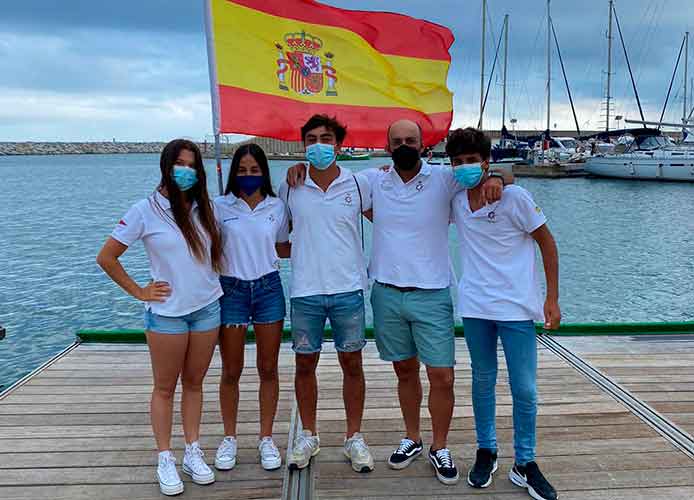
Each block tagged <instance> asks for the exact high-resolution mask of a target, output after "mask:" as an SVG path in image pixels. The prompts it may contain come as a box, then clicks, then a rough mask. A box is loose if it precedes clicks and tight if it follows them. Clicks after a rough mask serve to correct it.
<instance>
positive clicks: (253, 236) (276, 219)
mask: <svg viewBox="0 0 694 500" xmlns="http://www.w3.org/2000/svg"><path fill="white" fill-rule="evenodd" d="M214 205H215V215H216V217H217V222H218V223H219V227H220V229H221V232H222V240H223V242H224V260H223V263H224V264H223V267H222V275H223V276H232V277H234V278H238V279H241V280H256V279H258V278H260V277H262V276H265V275H266V274H269V273H272V272H275V271H278V270H279V268H280V258H279V256H278V255H277V250H276V248H275V244H276V243H278V242H285V241H289V219H288V217H287V209H286V208H285V206H284V202H283V201H282V200H280V199H279V198H275V197H274V196H266V197H265V199H264V200H263V201H261V202H260V203H258V205H257V206H256V207H255V209H253V210H251V208H250V207H249V206H248V204H247V203H246V202H245V201H244V200H243V199H242V198H237V197H236V196H234V195H233V194H231V193H230V194H228V195H226V196H218V197H217V198H215V199H214Z"/></svg>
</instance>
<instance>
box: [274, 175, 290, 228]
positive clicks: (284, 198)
mask: <svg viewBox="0 0 694 500" xmlns="http://www.w3.org/2000/svg"><path fill="white" fill-rule="evenodd" d="M277 197H278V198H279V199H280V201H281V202H282V203H284V207H285V209H286V211H287V217H288V220H292V211H291V209H290V208H289V184H287V181H282V184H280V188H279V190H278V191H277Z"/></svg>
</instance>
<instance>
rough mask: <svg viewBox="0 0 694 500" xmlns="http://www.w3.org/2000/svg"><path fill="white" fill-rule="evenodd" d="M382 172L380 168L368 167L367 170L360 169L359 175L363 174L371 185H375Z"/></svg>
mask: <svg viewBox="0 0 694 500" xmlns="http://www.w3.org/2000/svg"><path fill="white" fill-rule="evenodd" d="M380 173H381V169H380V168H367V169H365V170H360V171H359V174H358V175H361V176H363V177H364V178H365V179H366V181H367V182H368V183H369V187H373V186H374V183H376V182H378V177H379V175H380Z"/></svg>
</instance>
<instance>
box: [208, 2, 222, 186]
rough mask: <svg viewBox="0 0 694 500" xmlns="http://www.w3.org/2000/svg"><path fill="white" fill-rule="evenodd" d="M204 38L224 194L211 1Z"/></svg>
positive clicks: (218, 173)
mask: <svg viewBox="0 0 694 500" xmlns="http://www.w3.org/2000/svg"><path fill="white" fill-rule="evenodd" d="M205 38H206V39H207V67H208V69H209V72H210V97H211V100H212V131H213V132H214V157H215V160H216V165H217V185H218V188H219V194H220V195H222V194H224V187H223V184H224V183H223V181H222V148H221V144H220V140H219V129H220V125H219V87H218V86H217V66H216V60H215V59H216V57H215V52H214V40H213V35H212V0H205Z"/></svg>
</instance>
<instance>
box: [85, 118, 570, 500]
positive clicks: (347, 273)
mask: <svg viewBox="0 0 694 500" xmlns="http://www.w3.org/2000/svg"><path fill="white" fill-rule="evenodd" d="M346 133H347V130H346V127H345V126H344V125H343V124H341V123H340V122H338V121H337V120H336V119H335V118H331V117H329V116H326V115H314V116H312V117H311V118H310V119H309V120H308V121H307V122H306V124H305V125H304V126H303V127H302V128H301V137H302V140H303V142H304V145H305V147H306V160H307V163H308V166H306V165H304V164H298V165H295V166H294V167H291V168H290V169H289V171H288V173H287V178H286V180H284V181H283V182H282V184H281V186H280V188H279V191H278V194H277V195H275V192H274V190H273V186H272V182H271V178H270V168H269V165H268V161H267V158H266V156H265V154H264V152H263V151H262V149H261V148H260V147H259V146H257V145H254V144H248V145H244V146H242V147H240V148H239V149H238V150H237V151H236V153H235V154H234V157H233V160H232V162H231V168H230V172H229V176H228V180H227V184H226V189H225V194H224V195H223V196H220V197H218V198H215V199H214V200H210V199H209V196H208V193H207V189H206V177H205V170H204V167H203V162H202V156H201V154H200V151H199V149H198V147H197V146H196V145H195V144H194V143H192V142H190V141H186V140H175V141H172V142H170V143H169V144H168V145H167V146H166V147H165V148H164V150H163V152H162V155H161V162H160V169H161V181H160V183H159V186H158V187H157V189H156V191H155V192H154V193H153V194H152V195H151V196H149V197H148V198H146V199H144V200H142V201H140V202H138V203H136V204H135V205H134V206H133V207H132V208H131V209H130V210H129V211H128V212H127V213H126V214H125V216H124V217H123V218H122V219H121V220H120V221H119V223H118V224H117V225H116V228H115V229H114V231H113V233H112V235H111V237H110V238H109V239H108V240H107V241H106V243H105V244H104V246H103V248H102V250H101V252H100V253H99V256H98V257H97V262H98V264H99V265H100V266H101V267H102V268H103V269H104V271H105V272H106V273H107V274H108V275H109V276H110V277H111V278H112V279H113V280H114V281H115V282H116V283H117V284H118V285H120V286H121V287H122V288H123V289H124V290H125V291H126V292H128V293H129V294H131V295H132V296H134V297H135V298H137V299H139V300H141V301H143V302H145V305H146V307H145V317H144V322H145V330H146V336H147V343H148V345H149V351H150V357H151V361H152V370H153V379H154V389H153V392H152V401H151V418H152V428H153V431H154V435H155V439H156V443H157V447H158V449H159V461H158V468H157V476H158V480H159V485H160V489H161V492H162V493H164V494H167V495H175V494H178V493H181V492H182V491H183V483H182V481H181V479H180V476H179V475H178V471H177V469H176V461H175V458H174V455H173V453H172V451H171V443H170V441H171V428H172V414H173V399H174V393H175V389H176V385H177V382H178V380H179V377H180V379H181V383H182V401H181V412H182V417H183V430H184V436H185V442H186V446H185V453H184V456H183V465H182V471H183V473H185V474H187V475H189V476H191V478H192V481H193V482H195V483H197V484H209V483H212V482H214V479H215V476H214V472H213V470H212V469H211V468H210V467H209V466H208V465H207V463H206V461H205V458H204V454H203V451H202V450H201V449H200V445H199V442H198V439H199V429H200V419H201V412H202V384H203V380H204V378H205V375H206V373H207V369H208V367H209V364H210V361H211V359H212V355H213V352H214V349H215V346H216V345H217V344H219V346H220V352H221V358H222V376H221V380H220V384H219V398H220V406H221V413H222V417H223V422H224V434H225V437H224V439H223V440H222V442H221V443H220V445H219V447H218V449H217V452H216V455H215V459H214V465H215V467H216V468H217V469H219V470H229V469H231V468H233V467H234V465H235V464H236V453H237V440H236V419H237V413H238V406H239V380H240V376H241V372H242V369H243V364H244V344H245V340H246V335H247V329H248V326H249V325H250V324H252V325H253V332H254V336H255V341H256V345H257V349H256V353H257V360H256V366H257V370H258V375H259V379H260V385H259V393H258V394H259V405H260V432H259V440H258V450H259V455H260V462H261V465H262V467H264V468H265V469H267V470H272V469H277V468H279V467H281V464H282V458H281V454H280V452H279V449H278V447H277V445H276V444H275V442H274V440H273V438H272V429H273V422H274V418H275V412H276V408H277V400H278V394H279V377H278V366H277V365H278V356H279V349H280V343H281V338H282V328H283V324H284V318H285V315H286V311H285V297H284V292H283V287H282V283H281V280H280V276H279V262H280V259H282V258H290V259H291V283H290V287H289V289H290V292H291V294H290V316H291V331H292V339H293V345H292V348H293V350H294V352H295V360H296V361H295V365H296V366H295V379H294V382H295V395H296V401H297V407H298V411H299V415H300V418H301V423H302V429H301V431H300V432H299V433H298V434H297V436H296V438H295V440H294V442H293V443H291V447H290V451H289V453H288V456H287V458H286V461H287V465H288V467H289V468H290V469H302V468H304V467H306V466H308V465H309V463H310V461H311V458H312V457H314V456H316V455H317V454H318V453H319V451H320V439H319V434H318V424H317V418H316V413H317V412H316V408H317V400H318V383H317V378H316V368H317V365H318V360H319V356H320V352H321V349H322V344H323V336H324V330H325V326H326V320H329V322H330V327H331V331H332V338H333V341H334V346H335V349H336V350H337V357H338V360H339V364H340V367H341V369H342V373H343V391H342V393H343V399H344V405H345V414H346V422H345V427H346V428H345V438H344V454H345V457H346V458H347V460H348V461H349V462H350V463H351V466H352V468H353V469H354V470H355V471H357V472H370V471H372V470H373V469H374V458H373V456H372V454H371V452H370V450H369V447H368V445H367V443H366V439H365V437H364V435H363V434H362V433H361V425H362V416H363V412H364V401H365V393H366V390H365V373H364V369H363V366H362V354H361V352H362V349H363V348H364V346H365V345H366V340H365V298H364V294H365V292H366V290H367V289H368V278H371V279H373V284H372V287H371V297H370V301H371V305H372V309H373V322H374V336H375V340H376V346H377V348H378V352H379V355H380V357H381V359H383V360H384V361H388V362H392V364H393V369H394V372H395V376H396V377H397V392H398V397H399V401H400V409H401V411H402V415H403V419H404V424H405V432H404V436H403V438H402V439H401V441H400V442H399V443H398V444H397V445H396V446H395V449H394V451H393V453H392V454H391V456H390V458H388V461H387V462H388V465H389V466H390V467H391V468H393V469H404V468H406V467H407V466H408V465H410V464H411V463H412V462H413V461H414V460H415V459H416V458H417V457H418V456H419V455H420V454H422V453H423V451H424V445H423V442H422V438H421V432H420V409H421V404H422V386H421V382H420V366H421V364H424V366H425V369H426V374H427V378H428V380H429V386H430V390H429V397H428V409H429V414H430V416H431V427H432V431H433V437H432V442H431V444H430V447H429V450H428V459H429V462H430V463H431V465H432V466H433V469H434V473H435V475H436V477H437V478H438V480H439V481H441V482H442V483H444V484H448V485H451V484H456V483H457V482H458V480H459V473H458V469H457V467H456V465H455V461H454V458H453V454H452V453H451V451H450V450H449V449H448V446H447V437H448V432H449V428H450V423H451V419H452V415H453V407H454V401H455V394H454V365H455V335H454V309H453V304H452V299H451V293H450V286H451V283H452V281H453V279H454V277H453V276H452V273H451V266H450V256H449V251H448V249H449V242H448V235H449V225H450V223H451V222H455V224H456V225H457V228H458V234H459V244H460V255H461V260H462V262H461V266H462V278H461V280H460V283H459V285H458V302H459V303H458V307H457V310H458V313H459V315H460V316H461V317H462V319H463V324H464V331H465V340H466V342H467V346H468V349H469V352H470V358H471V363H472V403H473V408H474V414H475V428H476V432H477V445H478V449H477V454H476V459H475V462H474V464H473V465H472V467H471V468H470V470H469V473H468V475H467V482H468V483H469V485H470V486H472V487H475V488H486V487H488V486H489V485H490V484H491V483H492V476H493V474H494V472H495V471H496V470H497V451H498V450H497V442H496V430H495V384H496V374H497V343H498V339H499V338H501V342H502V345H503V349H504V353H505V357H506V363H507V367H508V372H509V380H510V386H511V393H512V396H513V424H514V448H515V464H514V466H513V467H512V469H511V471H510V473H509V477H510V479H511V481H512V482H513V483H515V484H516V485H518V486H521V487H524V488H526V489H527V491H528V493H529V494H530V495H531V496H532V497H533V498H536V499H539V500H543V499H545V500H553V499H555V498H557V494H556V491H555V490H554V488H553V487H552V486H551V484H550V483H549V482H548V481H547V480H546V478H545V477H544V476H543V475H542V473H541V472H540V470H539V468H538V465H537V463H536V462H535V446H536V443H535V441H536V440H535V418H536V413H537V389H536V371H537V366H536V365H537V354H536V336H535V324H534V322H535V321H544V325H545V328H548V329H554V328H557V327H558V326H559V321H560V310H559V305H558V263H557V262H558V257H557V249H556V245H555V243H554V239H553V238H552V235H551V233H550V232H549V229H548V228H547V225H546V219H545V216H544V214H543V212H542V210H541V209H540V208H539V207H538V206H537V205H536V204H535V203H534V201H533V199H532V197H531V195H530V194H529V193H528V192H527V191H526V190H524V189H523V188H521V187H519V186H516V185H513V184H512V182H513V178H512V176H510V175H508V174H505V173H503V172H494V171H491V170H490V168H489V158H490V153H491V143H490V140H489V138H488V137H486V136H485V135H484V134H483V133H482V132H481V131H478V130H475V129H471V128H468V129H458V130H455V131H453V132H452V133H451V134H450V135H449V138H448V141H447V144H446V152H447V154H448V156H449V157H450V158H451V164H452V168H450V167H441V166H433V165H429V164H428V163H426V162H424V161H423V160H422V159H421V154H422V152H423V150H424V145H423V142H422V130H421V127H420V126H419V125H418V124H417V123H415V122H412V121H409V120H399V121H396V122H394V123H393V124H392V125H391V126H390V127H389V129H388V130H387V131H384V135H385V136H386V141H387V146H386V150H387V151H388V152H389V153H390V154H391V155H392V160H393V163H392V166H390V167H385V168H382V169H367V170H362V171H360V172H354V173H353V172H351V171H350V170H348V169H345V168H342V167H340V166H339V165H338V164H337V162H336V158H337V154H338V153H339V152H340V149H341V146H342V143H343V141H344V140H345V137H346ZM364 218H367V219H368V220H369V221H371V223H372V226H373V240H372V249H371V255H370V259H369V264H368V269H367V264H366V261H367V259H366V257H365V255H364V254H365V245H364V220H363V219H364ZM138 240H142V241H143V243H144V247H145V250H146V252H147V255H148V257H149V261H150V272H151V278H152V281H151V282H150V283H149V284H147V285H146V286H144V287H141V286H139V285H138V284H137V283H136V282H135V281H134V280H133V279H132V278H131V277H130V276H129V275H128V274H127V272H126V271H125V270H124V268H123V267H122V265H121V264H120V262H119V257H120V256H121V255H122V254H123V253H124V252H125V251H126V250H127V248H128V247H129V246H131V245H133V244H134V243H135V242H137V241H138ZM535 243H537V245H538V246H539V248H540V252H541V254H542V258H543V264H544V270H545V275H546V282H547V286H546V298H545V300H544V301H543V300H542V298H541V295H540V287H539V271H538V269H537V268H536V261H535ZM366 376H368V372H367V373H366Z"/></svg>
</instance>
